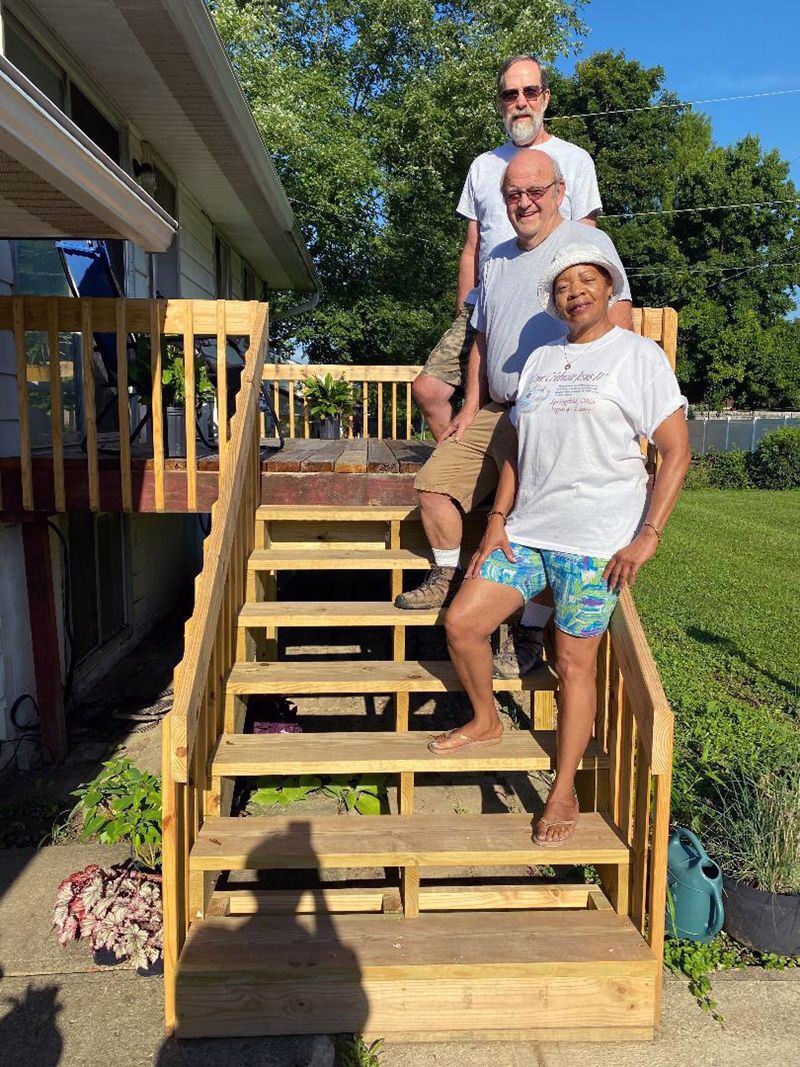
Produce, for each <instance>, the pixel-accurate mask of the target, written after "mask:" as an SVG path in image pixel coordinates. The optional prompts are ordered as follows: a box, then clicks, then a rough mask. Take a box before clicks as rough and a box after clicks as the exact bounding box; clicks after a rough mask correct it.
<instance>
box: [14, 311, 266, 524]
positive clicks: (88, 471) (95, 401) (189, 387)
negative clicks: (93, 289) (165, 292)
mask: <svg viewBox="0 0 800 1067" xmlns="http://www.w3.org/2000/svg"><path fill="white" fill-rule="evenodd" d="M260 308H261V305H260V304H259V303H258V302H256V301H248V302H243V301H231V300H220V301H216V300H127V299H75V298H67V297H34V296H13V297H9V296H6V297H0V330H9V331H11V333H12V335H13V343H14V353H15V364H16V381H17V408H16V422H17V426H18V448H17V449H16V457H18V459H17V461H16V462H17V464H18V466H17V472H18V479H19V480H18V482H17V483H16V484H12V486H11V492H10V493H9V492H8V488H9V487H8V485H6V495H7V496H8V497H10V499H8V500H6V501H4V500H3V499H2V496H3V493H2V487H3V484H4V483H3V480H1V479H0V510H7V511H8V510H15V511H16V510H19V511H33V510H47V511H60V512H63V511H67V510H70V507H71V506H72V507H77V506H79V505H78V500H79V499H80V500H81V502H82V498H81V497H79V495H78V492H77V487H76V485H74V484H71V483H72V482H79V483H80V488H81V491H83V490H84V489H85V495H86V497H87V498H88V507H89V508H90V509H91V510H92V511H99V510H101V508H102V509H103V510H122V511H135V510H138V505H139V503H140V502H139V500H137V499H135V494H136V491H137V487H136V486H135V485H134V482H133V479H132V473H131V472H132V456H133V453H134V452H139V453H140V455H144V456H145V457H146V458H145V462H146V463H148V464H150V466H151V468H152V475H153V479H152V480H153V490H152V491H153V494H154V501H153V510H155V511H165V510H173V511H175V510H185V511H195V510H198V500H197V486H198V453H197V434H196V418H197V413H198V407H199V405H198V397H199V395H200V392H201V387H202V391H203V393H204V394H205V395H207V394H208V392H209V391H211V390H213V397H212V398H209V400H208V407H209V408H210V409H213V416H214V417H213V418H212V419H209V420H208V421H207V429H208V430H209V432H210V433H211V434H212V436H213V438H214V440H212V441H211V445H212V446H213V449H212V450H213V453H214V454H215V455H216V454H217V453H218V454H219V468H220V471H221V469H222V466H223V464H224V460H225V451H226V448H227V442H228V436H229V434H230V426H229V417H230V412H229V407H230V406H231V398H232V396H233V395H235V388H236V381H235V379H234V375H235V374H238V373H239V367H237V366H235V364H236V363H239V365H241V359H240V358H238V357H237V355H236V352H237V350H238V351H244V349H245V348H246V344H247V339H248V338H249V337H250V336H251V334H252V330H253V328H254V323H255V322H256V320H257V319H258V316H259V315H260V314H261V311H260V310H259V309H260ZM187 352H190V353H192V358H190V359H187V358H186V353H187ZM219 352H224V353H226V358H224V359H217V353H219ZM65 357H66V358H65ZM209 368H210V369H209ZM165 371H166V372H168V373H167V374H166V377H167V378H168V379H170V380H169V381H167V382H165V380H164V379H165ZM198 377H202V379H203V381H202V383H201V382H200V381H198ZM176 391H177V394H178V400H177V405H178V407H179V408H182V409H183V411H184V413H188V415H186V414H185V415H184V429H183V431H182V433H181V435H180V436H181V438H182V440H179V441H178V444H179V446H182V447H179V448H178V449H177V450H176V451H177V452H178V453H182V457H181V460H180V463H181V468H182V469H185V488H184V485H181V500H180V501H171V502H170V505H171V506H169V507H168V501H167V490H166V482H167V479H166V471H167V467H168V463H169V462H170V460H169V456H168V448H167V446H166V433H165V428H166V427H167V425H168V422H167V421H166V420H165V415H166V414H167V413H166V411H165V407H166V400H167V398H168V397H169V396H174V395H175V393H176ZM137 398H138V399H137ZM140 406H141V407H142V408H143V409H144V411H145V416H144V418H141V419H137V422H138V424H139V425H138V427H137V426H135V425H133V419H132V410H136V411H137V412H138V411H139V407H140ZM98 407H99V410H98ZM101 416H102V418H101ZM108 424H110V425H111V427H112V429H111V431H110V432H109V433H103V429H104V426H105V425H108ZM172 425H174V423H173V424H172ZM137 428H138V429H139V431H140V433H141V434H142V437H141V438H138V437H137V438H135V440H134V441H133V443H132V442H131V435H132V433H134V434H135V432H136V430H137ZM140 439H141V440H143V441H144V445H145V447H143V448H140V447H139V445H138V441H139V440H140ZM7 451H8V450H7ZM101 459H102V466H103V468H104V471H105V468H106V467H107V466H108V461H109V460H113V461H115V462H116V465H117V468H118V480H117V479H115V484H114V485H113V489H112V490H111V491H109V487H108V485H107V484H106V485H105V490H106V491H105V494H103V493H101V474H100V470H101ZM84 506H85V505H84Z"/></svg>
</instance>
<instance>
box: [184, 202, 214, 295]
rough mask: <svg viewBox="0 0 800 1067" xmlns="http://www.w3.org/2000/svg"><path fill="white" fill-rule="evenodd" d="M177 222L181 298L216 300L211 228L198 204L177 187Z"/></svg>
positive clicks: (208, 220) (212, 233)
mask: <svg viewBox="0 0 800 1067" xmlns="http://www.w3.org/2000/svg"><path fill="white" fill-rule="evenodd" d="M178 218H179V219H180V272H181V295H182V296H184V297H187V298H189V299H204V298H205V299H209V300H213V299H215V298H216V295H217V294H216V291H215V289H216V287H215V281H214V227H213V226H212V224H211V220H210V219H209V218H208V216H207V215H204V214H203V212H202V211H201V209H200V208H199V206H198V205H197V202H196V201H195V200H194V199H193V198H192V197H191V196H190V195H189V194H188V193H187V192H186V190H185V189H184V188H183V187H182V186H180V185H179V186H178Z"/></svg>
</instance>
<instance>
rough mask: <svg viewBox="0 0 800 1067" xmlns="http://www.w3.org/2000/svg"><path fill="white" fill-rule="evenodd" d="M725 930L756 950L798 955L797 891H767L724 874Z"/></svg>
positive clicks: (799, 905) (799, 913) (799, 902)
mask: <svg viewBox="0 0 800 1067" xmlns="http://www.w3.org/2000/svg"><path fill="white" fill-rule="evenodd" d="M724 886H725V890H724V893H725V930H726V931H727V932H728V933H729V934H730V935H731V937H732V938H734V939H735V940H736V941H740V942H741V943H742V944H743V945H747V946H749V947H750V948H754V949H756V950H757V951H758V952H775V953H777V954H778V955H779V956H797V955H798V954H800V893H767V892H766V891H765V890H763V889H754V888H753V887H752V886H749V885H745V883H744V882H737V881H735V880H734V879H733V878H728V877H725V879H724Z"/></svg>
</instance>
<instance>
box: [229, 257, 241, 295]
mask: <svg viewBox="0 0 800 1067" xmlns="http://www.w3.org/2000/svg"><path fill="white" fill-rule="evenodd" d="M241 299H242V257H241V256H240V255H239V253H238V252H234V250H233V249H231V300H241Z"/></svg>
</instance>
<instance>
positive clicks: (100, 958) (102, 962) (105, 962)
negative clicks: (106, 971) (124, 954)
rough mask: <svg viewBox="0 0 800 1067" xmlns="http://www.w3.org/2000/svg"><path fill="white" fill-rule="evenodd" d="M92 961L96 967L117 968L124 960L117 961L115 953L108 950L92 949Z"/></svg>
mask: <svg viewBox="0 0 800 1067" xmlns="http://www.w3.org/2000/svg"><path fill="white" fill-rule="evenodd" d="M92 959H93V960H94V962H95V963H96V964H97V966H98V967H119V965H120V964H121V963H124V962H125V961H124V960H120V959H117V956H116V953H114V952H112V951H111V949H110V948H95V949H92Z"/></svg>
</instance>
